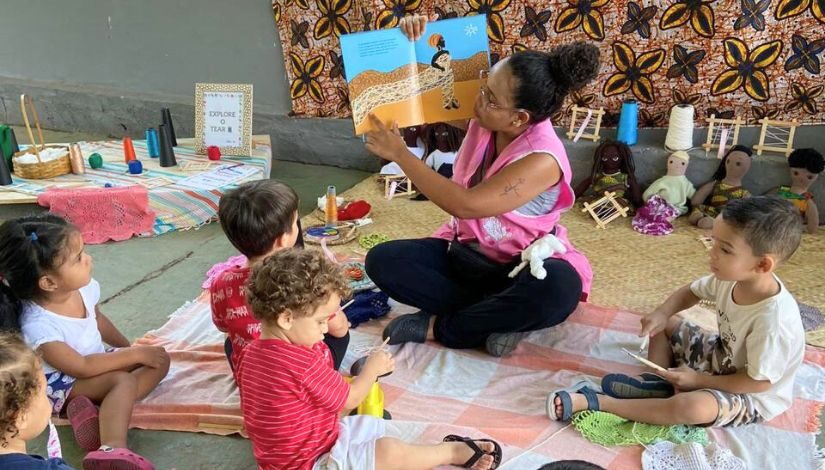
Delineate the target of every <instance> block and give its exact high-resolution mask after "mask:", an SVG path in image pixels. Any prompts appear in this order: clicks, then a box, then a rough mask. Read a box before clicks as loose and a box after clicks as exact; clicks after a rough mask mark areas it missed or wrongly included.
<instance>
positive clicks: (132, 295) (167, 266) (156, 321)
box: [0, 129, 368, 469]
mask: <svg viewBox="0 0 825 470" xmlns="http://www.w3.org/2000/svg"><path fill="white" fill-rule="evenodd" d="M15 133H16V134H17V135H18V136H23V134H22V133H21V130H19V129H15ZM44 134H45V139H46V141H47V142H71V141H78V140H96V139H100V138H101V137H100V136H94V135H87V134H70V133H63V132H44ZM21 141H22V142H25V141H26V140H25V138H23V139H21ZM367 175H368V174H367V173H364V172H361V171H356V170H343V169H340V168H333V167H325V166H310V165H302V164H298V163H288V162H273V168H272V177H273V178H276V179H279V180H282V181H285V182H287V183H288V184H290V185H291V186H292V187H293V188H294V189H295V190H296V191H297V192H298V195H299V196H300V198H301V208H300V210H301V214H302V215H303V214H306V213H308V212H309V211H310V210H312V209H313V207H314V204H315V199H316V198H317V197H318V196H320V195H321V194H323V193H324V191H325V190H326V187H327V185H329V184H334V185H336V187H337V188H338V190H339V192H343V191H345V190H346V189H349V188H350V187H352V186H353V185H355V184H356V183H358V182H359V181H361V180H363V179H364V178H365V177H367ZM42 210H43V209H42V208H40V207H39V206H36V205H19V206H0V219H8V218H11V217H16V216H21V215H25V214H28V213H31V212H40V211H42ZM88 251H89V253H90V254H91V255H92V256H93V257H94V276H95V278H97V279H98V280H99V281H101V287H102V296H101V299H102V300H101V310H102V311H103V312H104V313H105V314H106V315H107V316H109V318H111V319H112V321H113V322H114V323H115V325H117V327H118V328H119V329H120V330H121V331H122V332H123V334H125V335H126V336H127V337H128V338H130V339H132V340H134V339H136V338H138V337H140V336H142V335H143V334H144V333H146V332H147V331H149V330H152V329H155V328H158V327H160V326H161V325H163V324H164V323H165V322H166V318H167V317H168V316H169V314H171V313H172V312H174V311H175V310H176V309H177V308H178V307H179V306H180V305H181V304H183V303H184V302H186V301H187V300H191V299H193V298H195V297H196V296H197V295H198V294H199V293H200V292H201V287H200V286H201V282H203V279H204V273H205V272H206V271H207V270H208V269H209V268H210V267H211V266H212V265H213V264H215V263H216V262H218V261H223V260H225V259H226V258H228V257H229V256H232V255H234V254H237V253H236V252H235V249H234V248H233V247H232V246H231V245H230V244H229V242H228V241H227V240H226V238H225V237H224V236H223V232H221V228H220V226H219V225H218V224H217V223H213V224H209V225H206V226H203V227H201V228H200V229H198V230H188V231H183V232H174V233H170V234H166V235H163V236H160V237H156V238H146V239H131V240H126V241H123V242H118V243H106V244H103V245H90V246H89V247H88ZM147 255H149V256H147ZM59 433H60V441H61V443H62V445H63V455H64V458H65V459H66V460H67V461H68V462H69V464H70V465H72V466H75V467H76V468H81V460H82V457H83V455H84V453H83V452H82V451H81V450H80V449H79V448H78V447H77V445H76V444H75V442H74V437H73V436H72V434H71V430H70V429H69V428H68V427H61V428H60V429H59ZM129 444H130V447H131V448H132V449H133V450H134V451H136V452H138V453H140V454H142V455H144V456H146V457H148V458H149V459H151V460H152V461H153V462H154V464H155V466H156V467H157V468H158V469H245V468H250V469H252V468H255V461H254V459H253V457H252V449H251V447H250V444H249V442H248V441H247V440H246V439H243V438H240V437H219V436H209V435H205V434H194V433H180V432H160V431H141V430H132V431H130V432H129ZM29 451H30V452H34V453H38V454H41V455H45V453H46V450H45V433H44V435H43V436H41V437H40V438H39V439H37V440H36V441H35V442H33V443H32V445H31V446H30V448H29Z"/></svg>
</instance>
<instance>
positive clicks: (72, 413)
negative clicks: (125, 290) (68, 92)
mask: <svg viewBox="0 0 825 470" xmlns="http://www.w3.org/2000/svg"><path fill="white" fill-rule="evenodd" d="M0 277H2V282H0V318H2V319H3V321H2V323H3V324H4V325H7V326H12V327H14V326H16V325H17V324H19V327H20V329H21V330H22V332H23V338H24V339H25V340H26V343H27V344H28V345H29V346H30V347H32V348H34V349H35V350H36V351H38V352H39V353H40V355H41V356H42V358H43V363H42V365H43V372H44V374H45V378H46V384H47V385H46V393H47V395H48V397H49V400H50V401H51V404H52V412H53V413H54V414H61V413H64V412H65V414H66V415H67V416H68V418H69V422H70V423H71V425H72V430H73V432H74V436H75V439H76V440H77V443H78V445H79V446H80V447H81V448H83V449H84V450H87V451H89V453H88V454H86V457H85V458H84V459H83V468H84V469H85V470H103V469H111V468H128V469H134V470H144V469H152V468H154V467H153V466H152V464H151V463H150V462H149V461H148V460H146V459H145V458H143V457H141V456H140V455H138V454H137V453H135V452H132V451H131V450H129V449H128V448H127V447H126V433H127V430H128V429H129V420H130V419H131V417H132V407H133V406H134V404H135V402H136V401H138V400H140V399H142V398H143V397H145V396H146V395H148V394H149V392H151V391H152V390H153V389H154V388H155V387H156V386H157V385H158V383H159V382H160V381H161V379H163V378H164V377H165V376H166V373H167V372H168V371H169V355H168V354H167V353H166V351H165V350H164V349H163V348H161V347H153V346H132V345H131V344H130V342H129V340H128V339H126V337H125V336H123V334H122V333H121V332H120V331H118V329H117V327H115V326H114V324H112V322H111V321H110V320H109V319H108V318H107V317H106V316H105V315H103V313H101V312H100V308H99V306H98V301H99V300H100V284H98V282H97V281H96V280H95V279H93V278H92V257H91V256H89V254H88V253H86V250H85V247H84V244H83V236H82V235H81V234H80V231H79V230H78V229H77V227H75V226H73V225H71V224H69V223H67V222H66V221H65V220H64V219H62V218H60V217H58V216H56V215H52V214H46V215H39V216H32V217H22V218H19V219H13V220H7V221H6V222H4V223H3V225H1V226H0ZM104 342H105V343H106V344H108V345H109V346H110V348H109V349H108V350H107V348H106V346H105V345H104ZM96 404H99V405H100V409H98V407H97V406H96Z"/></svg>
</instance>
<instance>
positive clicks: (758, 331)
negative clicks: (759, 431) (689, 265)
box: [547, 196, 805, 426]
mask: <svg viewBox="0 0 825 470" xmlns="http://www.w3.org/2000/svg"><path fill="white" fill-rule="evenodd" d="M801 237H802V222H801V219H800V217H799V213H798V212H797V211H796V209H795V208H794V207H793V206H792V205H791V204H790V203H789V202H787V201H784V200H781V199H779V198H773V197H764V196H759V197H751V198H745V199H739V200H734V201H731V202H729V203H728V204H727V205H726V206H725V208H724V209H723V211H722V213H721V214H720V215H719V216H718V217H717V218H716V220H715V222H714V224H713V248H712V249H711V251H710V269H711V272H712V273H713V274H711V275H708V276H706V277H703V278H701V279H698V280H696V281H694V282H693V283H691V284H689V285H687V286H684V287H682V288H681V289H679V290H677V291H676V292H675V293H674V294H672V295H671V296H670V297H669V298H668V299H667V301H665V303H663V304H662V305H661V306H660V307H659V308H657V309H656V310H655V311H653V313H651V314H649V315H647V316H645V317H643V318H642V320H641V322H642V331H641V335H651V339H650V351H649V359H650V360H651V361H652V362H655V363H656V364H658V365H660V366H662V367H665V368H669V367H671V366H672V365H674V364H675V365H676V366H677V367H675V368H670V369H668V370H667V371H666V372H656V375H654V374H642V376H641V377H630V376H627V375H624V374H611V375H608V376H606V377H605V378H604V379H603V380H602V388H603V389H604V393H605V394H607V395H608V396H604V395H597V394H596V393H595V392H594V391H592V390H589V389H584V390H575V391H569V390H568V391H564V390H560V391H557V392H554V393H552V394H550V396H549V397H548V410H547V411H548V414H549V415H550V417H551V418H554V419H569V418H570V416H571V415H572V414H573V413H575V412H578V411H581V410H584V409H591V410H597V409H601V410H603V411H608V412H610V413H614V414H616V415H619V416H622V417H624V418H628V419H632V420H634V421H639V422H646V423H652V424H663V425H670V424H693V425H705V426H738V425H744V424H751V423H758V422H762V421H769V420H771V419H773V418H775V417H776V416H778V415H780V414H782V413H783V412H785V411H786V410H787V409H788V408H790V407H791V404H792V403H793V381H794V375H795V374H796V371H797V369H798V368H799V366H800V364H802V359H803V356H804V353H805V331H804V328H803V327H802V320H801V318H800V314H799V307H798V305H797V303H796V301H795V300H794V298H793V296H791V294H790V293H789V292H788V290H787V289H786V288H785V286H784V285H783V284H782V282H781V281H780V280H779V278H777V277H776V275H775V274H774V271H775V270H776V268H777V267H778V266H779V264H780V263H781V262H783V261H785V260H786V259H788V258H789V257H790V256H791V255H792V254H793V253H794V251H796V249H797V247H798V246H799V242H800V240H801ZM700 300H708V301H712V302H715V304H716V311H717V323H718V326H719V333H713V334H712V333H710V332H707V331H703V330H701V329H700V328H699V327H697V326H695V325H692V324H690V323H688V322H687V321H685V320H682V319H681V318H678V317H674V314H676V313H678V312H680V311H682V310H685V309H687V308H689V307H691V306H693V305H695V304H696V303H698V302H699V301H700ZM657 375H658V376H660V377H657ZM671 384H672V385H671ZM674 387H675V388H676V389H678V391H679V393H676V394H674ZM574 392H579V393H574ZM628 398H642V399H628Z"/></svg>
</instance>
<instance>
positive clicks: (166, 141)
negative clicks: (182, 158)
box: [158, 124, 178, 168]
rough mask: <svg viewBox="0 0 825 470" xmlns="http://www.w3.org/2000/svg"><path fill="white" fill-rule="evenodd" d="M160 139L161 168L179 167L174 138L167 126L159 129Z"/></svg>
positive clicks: (162, 125)
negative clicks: (173, 145) (173, 144)
mask: <svg viewBox="0 0 825 470" xmlns="http://www.w3.org/2000/svg"><path fill="white" fill-rule="evenodd" d="M158 139H159V140H160V166H162V167H164V168H166V167H170V166H175V165H177V164H178V161H177V160H176V159H175V150H174V149H173V148H172V137H171V136H170V135H169V131H168V130H167V129H166V125H165V124H161V125H160V126H159V127H158Z"/></svg>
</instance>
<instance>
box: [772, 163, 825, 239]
mask: <svg viewBox="0 0 825 470" xmlns="http://www.w3.org/2000/svg"><path fill="white" fill-rule="evenodd" d="M788 167H789V168H790V173H791V184H790V186H780V187H778V188H775V189H774V190H772V191H770V193H771V194H776V195H777V196H779V197H783V198H785V199H788V200H789V201H791V203H793V205H794V206H796V208H797V209H799V213H800V214H802V219H803V220H804V221H805V225H806V228H807V230H808V233H811V234H813V233H816V230H817V229H818V228H819V210H818V209H817V207H816V204H815V203H814V195H813V194H812V193H811V192H810V191H808V190H809V189H810V188H811V186H812V185H813V184H814V182H816V180H817V178H819V174H820V173H822V171H823V170H825V158H823V157H822V154H821V153H819V152H817V151H816V150H815V149H812V148H804V149H796V150H794V151H793V152H791V154H790V156H788Z"/></svg>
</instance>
